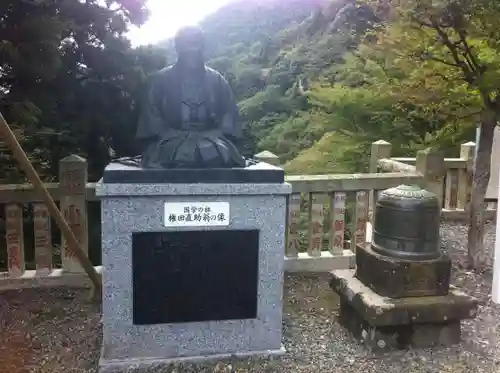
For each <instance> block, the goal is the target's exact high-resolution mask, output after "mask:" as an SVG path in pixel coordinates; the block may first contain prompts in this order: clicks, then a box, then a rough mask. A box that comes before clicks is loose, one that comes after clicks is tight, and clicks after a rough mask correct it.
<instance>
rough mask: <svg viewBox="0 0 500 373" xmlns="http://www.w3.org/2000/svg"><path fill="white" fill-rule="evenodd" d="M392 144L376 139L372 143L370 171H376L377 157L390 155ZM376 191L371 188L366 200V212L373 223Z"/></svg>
mask: <svg viewBox="0 0 500 373" xmlns="http://www.w3.org/2000/svg"><path fill="white" fill-rule="evenodd" d="M391 151H392V145H391V143H389V142H387V141H384V140H378V141H375V142H374V143H372V149H371V154H370V169H369V172H370V173H377V171H378V161H379V159H383V158H389V157H390V156H391ZM376 193H377V191H375V190H371V191H370V196H369V201H368V214H369V216H371V219H370V220H371V221H372V223H373V215H374V214H375V211H374V209H375V202H376V197H377V194H376Z"/></svg>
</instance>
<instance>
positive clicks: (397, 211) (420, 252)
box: [330, 185, 478, 349]
mask: <svg viewBox="0 0 500 373" xmlns="http://www.w3.org/2000/svg"><path fill="white" fill-rule="evenodd" d="M440 214H441V211H440V204H439V199H438V197H437V196H436V195H435V194H433V193H430V192H428V191H426V190H424V189H421V188H419V187H417V186H408V185H400V186H398V187H395V188H390V189H387V190H385V191H383V192H382V193H381V194H380V198H379V200H378V201H377V203H376V206H375V224H374V227H373V235H372V242H371V243H366V244H363V245H358V246H357V247H356V270H346V271H333V272H332V278H331V282H330V286H331V288H332V289H333V290H334V291H335V292H336V293H338V294H339V296H340V322H341V324H342V325H343V326H344V327H346V328H347V329H348V330H349V331H350V332H351V333H352V334H353V335H354V336H355V337H356V338H357V339H359V340H360V341H361V342H362V343H364V344H365V345H367V346H368V347H371V348H375V349H386V348H392V347H398V348H405V347H409V346H412V347H431V346H435V345H451V344H455V343H458V342H459V341H460V320H462V319H467V318H473V317H475V316H476V311H477V305H478V301H477V300H476V299H475V298H473V297H470V296H468V295H466V294H464V293H461V292H459V291H458V290H456V289H453V288H451V287H450V274H451V261H450V259H449V257H448V256H447V255H446V254H445V253H443V252H441V251H440V244H439V216H440Z"/></svg>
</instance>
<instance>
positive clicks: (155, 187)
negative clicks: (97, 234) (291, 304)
mask: <svg viewBox="0 0 500 373" xmlns="http://www.w3.org/2000/svg"><path fill="white" fill-rule="evenodd" d="M162 171H163V174H161V172H162ZM196 171H197V170H177V171H175V170H155V171H152V170H148V171H144V170H138V169H136V168H134V167H128V166H121V165H116V164H112V165H110V166H108V167H107V169H106V171H105V173H104V177H103V180H102V181H101V182H100V183H99V184H98V186H97V189H96V190H97V194H98V195H99V196H100V197H101V199H102V202H101V203H102V264H103V348H102V355H101V360H100V370H101V371H106V370H108V369H114V368H117V367H118V368H122V369H126V368H127V367H129V366H132V365H134V366H136V365H138V364H139V365H143V366H145V367H147V366H149V365H152V364H158V363H160V364H161V363H170V362H174V361H178V360H184V359H205V358H221V357H229V356H234V355H243V356H245V355H254V354H276V353H282V352H283V349H282V346H281V337H282V331H281V329H282V298H283V263H284V246H285V221H286V197H287V195H288V194H289V193H291V186H290V185H288V184H286V183H284V181H283V180H284V176H283V171H282V170H281V169H279V168H277V167H274V166H271V165H267V164H258V165H256V166H251V167H249V168H248V169H245V171H242V170H237V172H236V173H234V172H233V173H232V172H231V170H215V171H214V172H212V173H206V172H205V176H204V177H205V179H206V180H208V181H205V182H204V181H203V180H200V175H201V177H203V173H202V174H198V179H196ZM214 174H217V178H214ZM196 180H198V181H196ZM216 181H217V182H216ZM242 181H243V182H242Z"/></svg>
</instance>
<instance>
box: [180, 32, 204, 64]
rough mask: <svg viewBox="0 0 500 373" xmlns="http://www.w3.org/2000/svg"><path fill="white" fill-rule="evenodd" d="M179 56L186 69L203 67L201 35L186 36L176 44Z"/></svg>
mask: <svg viewBox="0 0 500 373" xmlns="http://www.w3.org/2000/svg"><path fill="white" fill-rule="evenodd" d="M176 49H177V55H178V57H179V60H180V61H182V64H183V65H184V66H185V67H186V68H188V69H189V68H198V67H199V66H200V65H203V63H204V62H205V61H204V56H203V39H202V38H201V37H200V35H197V34H195V35H189V34H185V35H183V36H182V37H181V38H179V40H177V44H176Z"/></svg>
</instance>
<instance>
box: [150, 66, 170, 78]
mask: <svg viewBox="0 0 500 373" xmlns="http://www.w3.org/2000/svg"><path fill="white" fill-rule="evenodd" d="M172 68H173V66H167V67H164V68H163V69H161V70H158V71H155V72H154V73H152V74H150V78H151V79H152V80H158V79H162V78H165V77H168V76H170V75H172V73H173V69H172Z"/></svg>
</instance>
